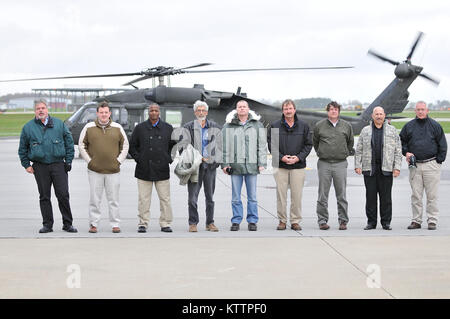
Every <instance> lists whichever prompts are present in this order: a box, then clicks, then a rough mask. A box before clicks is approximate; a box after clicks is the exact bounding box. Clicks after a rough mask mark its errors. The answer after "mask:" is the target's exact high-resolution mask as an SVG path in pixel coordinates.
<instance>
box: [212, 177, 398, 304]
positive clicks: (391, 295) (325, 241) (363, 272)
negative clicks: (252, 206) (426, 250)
mask: <svg viewBox="0 0 450 319" xmlns="http://www.w3.org/2000/svg"><path fill="white" fill-rule="evenodd" d="M218 180H219V181H220V182H221V183H222V184H223V185H224V186H225V187H227V188H230V189H231V187H229V186H228V185H227V184H225V183H224V182H223V181H222V179H220V178H218ZM241 197H243V198H245V199H246V198H247V196H245V195H244V194H242V193H241ZM257 206H258V208H260V209H261V210H263V211H265V212H266V213H268V214H269V215H270V216H272V217H273V218H275V219H278V217H277V216H274V215H273V214H272V213H271V212H269V211H268V210H267V209H265V208H264V207H262V206H261V205H259V204H257ZM294 231H295V232H296V233H297V234H298V235H299V237H303V236H304V235H303V234H302V233H301V231H298V230H294ZM319 238H320V239H321V240H322V241H323V242H324V243H325V244H326V245H327V246H328V247H329V248H331V249H332V250H333V251H334V252H335V253H336V254H338V255H339V256H340V257H341V258H342V259H344V260H345V261H346V262H347V263H348V264H350V265H351V266H352V267H353V268H355V269H356V270H357V271H358V272H360V273H361V274H362V275H363V276H364V277H366V278H369V276H368V274H367V273H366V272H365V271H363V270H362V269H360V268H359V267H358V266H357V265H355V264H354V263H353V262H352V261H351V260H350V259H348V258H347V257H345V256H344V254H342V253H341V252H340V251H339V250H338V249H337V248H335V247H334V246H333V245H332V244H331V243H329V242H328V241H327V240H326V239H325V238H323V237H322V236H320V237H319ZM380 289H382V290H383V291H384V292H385V293H386V294H387V295H389V296H390V297H391V298H392V299H397V298H396V297H395V296H394V295H393V294H392V293H390V292H389V291H388V290H387V289H386V288H385V287H383V286H380Z"/></svg>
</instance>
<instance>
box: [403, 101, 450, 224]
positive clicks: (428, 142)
mask: <svg viewBox="0 0 450 319" xmlns="http://www.w3.org/2000/svg"><path fill="white" fill-rule="evenodd" d="M415 112H416V118H415V119H413V120H411V121H409V122H408V123H406V125H405V126H403V128H402V130H401V132H400V139H401V141H402V153H403V155H405V156H406V161H407V162H408V164H409V166H410V170H409V183H410V184H411V191H412V193H411V206H412V215H413V216H412V222H411V225H409V226H408V229H418V228H421V223H422V214H423V202H422V198H423V192H424V191H425V193H426V195H427V206H426V212H427V217H428V220H427V222H428V229H429V230H435V229H436V224H437V221H438V215H439V209H438V205H437V199H438V186H439V181H440V178H441V164H442V162H443V161H445V157H446V156H447V140H446V139H445V134H444V130H443V129H442V126H441V125H440V124H439V123H438V122H436V121H435V120H433V119H431V118H430V117H428V107H427V104H426V103H425V102H423V101H419V102H417V104H416V108H415ZM414 159H415V162H416V163H414ZM414 164H415V165H414Z"/></svg>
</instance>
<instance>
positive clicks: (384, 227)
mask: <svg viewBox="0 0 450 319" xmlns="http://www.w3.org/2000/svg"><path fill="white" fill-rule="evenodd" d="M381 227H383V229H384V230H392V227H391V225H388V224H386V225H382V226H381Z"/></svg>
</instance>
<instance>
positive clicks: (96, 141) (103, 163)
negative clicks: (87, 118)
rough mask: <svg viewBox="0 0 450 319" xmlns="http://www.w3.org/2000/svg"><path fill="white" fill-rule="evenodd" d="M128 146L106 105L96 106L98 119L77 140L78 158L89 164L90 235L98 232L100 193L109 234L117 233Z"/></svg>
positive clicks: (105, 103) (121, 130)
mask: <svg viewBox="0 0 450 319" xmlns="http://www.w3.org/2000/svg"><path fill="white" fill-rule="evenodd" d="M128 147H129V146H128V139H127V135H126V134H125V131H124V130H123V128H122V126H121V125H120V124H118V123H115V122H113V121H112V120H111V110H110V108H109V104H108V103H107V102H101V103H100V104H99V105H98V107H97V119H96V120H95V121H94V122H89V123H87V124H86V125H85V126H84V128H83V130H82V131H81V134H80V139H79V141H78V148H79V150H80V155H81V157H83V159H84V160H85V161H86V162H87V163H88V176H89V185H90V200H89V224H90V228H89V232H90V233H96V232H97V227H98V224H99V222H100V215H101V212H100V204H101V201H102V196H103V190H105V193H106V198H107V200H108V209H109V221H110V223H111V227H112V232H113V233H120V227H119V223H120V216H119V188H120V175H119V172H120V165H121V164H122V163H123V161H124V160H125V159H126V156H127V153H128Z"/></svg>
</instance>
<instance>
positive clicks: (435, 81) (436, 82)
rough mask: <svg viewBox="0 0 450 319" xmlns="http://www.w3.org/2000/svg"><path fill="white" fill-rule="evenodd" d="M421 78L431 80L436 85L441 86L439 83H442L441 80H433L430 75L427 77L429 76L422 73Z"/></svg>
mask: <svg viewBox="0 0 450 319" xmlns="http://www.w3.org/2000/svg"><path fill="white" fill-rule="evenodd" d="M419 76H421V77H424V78H425V79H427V80H430V81H431V82H433V83H434V84H436V85H439V83H440V81H439V80H436V79H434V78H432V77H431V76H429V75H427V74H424V73H420V74H419Z"/></svg>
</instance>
